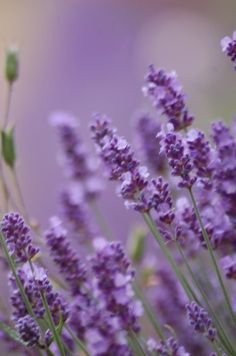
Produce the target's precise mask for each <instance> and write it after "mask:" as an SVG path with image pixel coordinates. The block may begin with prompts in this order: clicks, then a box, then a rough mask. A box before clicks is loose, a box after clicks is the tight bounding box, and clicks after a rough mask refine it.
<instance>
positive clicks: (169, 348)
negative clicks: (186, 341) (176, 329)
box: [147, 337, 190, 356]
mask: <svg viewBox="0 0 236 356" xmlns="http://www.w3.org/2000/svg"><path fill="white" fill-rule="evenodd" d="M147 347H148V351H149V352H151V353H152V354H153V355H156V356H157V355H158V356H168V355H171V356H189V355H190V354H189V353H188V352H186V351H185V349H184V347H183V346H180V345H179V343H178V341H177V340H175V339H174V338H173V337H170V338H168V339H167V340H166V341H161V342H160V344H157V343H156V341H155V340H153V339H149V340H148V341H147Z"/></svg>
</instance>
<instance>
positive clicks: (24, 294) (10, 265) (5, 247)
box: [0, 233, 36, 320]
mask: <svg viewBox="0 0 236 356" xmlns="http://www.w3.org/2000/svg"><path fill="white" fill-rule="evenodd" d="M0 242H1V245H2V248H3V251H4V253H5V256H6V259H7V262H8V265H9V267H10V269H11V271H12V273H13V276H14V278H15V280H16V284H17V287H18V288H19V290H20V293H21V296H22V299H23V301H24V303H25V306H26V309H27V311H28V313H29V314H30V315H31V316H32V317H33V318H34V319H35V320H36V317H35V314H34V312H33V309H32V306H31V304H30V302H29V299H28V297H27V295H26V293H25V290H24V287H23V285H22V283H21V280H20V278H19V276H18V274H17V272H16V268H15V265H14V262H13V260H12V258H11V256H10V254H9V252H8V248H7V245H6V242H5V239H4V237H3V235H2V233H0Z"/></svg>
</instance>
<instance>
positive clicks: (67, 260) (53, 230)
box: [45, 217, 87, 295]
mask: <svg viewBox="0 0 236 356" xmlns="http://www.w3.org/2000/svg"><path fill="white" fill-rule="evenodd" d="M45 237H46V240H47V245H48V246H49V248H50V252H51V256H52V257H53V260H54V262H55V263H56V264H57V265H58V266H59V269H60V273H61V274H62V275H63V276H64V277H65V280H66V281H67V282H68V284H69V286H70V288H71V292H72V294H73V295H78V294H80V293H81V290H82V288H83V287H82V285H83V283H85V282H86V278H87V276H86V267H85V266H84V264H83V263H82V262H81V261H80V260H79V258H78V256H77V255H76V252H75V251H74V250H73V248H72V247H71V245H70V243H69V241H68V237H67V231H66V230H65V229H64V228H63V227H62V223H61V221H60V219H59V218H57V217H53V218H51V219H50V229H49V230H48V231H46V233H45Z"/></svg>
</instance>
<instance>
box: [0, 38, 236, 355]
mask: <svg viewBox="0 0 236 356" xmlns="http://www.w3.org/2000/svg"><path fill="white" fill-rule="evenodd" d="M221 44H222V50H223V52H225V53H226V54H227V56H228V57H229V58H230V59H231V60H232V62H233V63H234V65H235V61H236V55H235V53H236V50H235V48H236V40H235V33H234V34H233V38H232V39H231V38H229V37H225V38H224V39H223V40H222V42H221ZM18 74H19V57H18V52H17V51H16V50H15V49H14V48H10V49H9V50H8V51H7V54H6V68H5V75H6V81H7V85H8V96H7V105H6V113H5V115H4V118H3V122H4V124H3V127H2V131H1V138H2V140H1V144H2V151H1V157H0V180H1V182H0V183H1V189H2V193H3V194H2V201H1V204H0V205H1V212H2V217H1V223H0V245H1V263H2V265H3V267H4V269H5V273H6V275H7V278H8V280H9V295H10V297H9V300H8V301H6V300H4V299H3V298H0V308H1V319H0V330H1V333H0V337H1V341H2V347H5V348H6V350H7V351H6V352H9V353H10V352H14V353H18V354H24V355H50V356H52V355H62V356H63V355H91V356H112V355H117V356H126V355H127V356H130V355H137V356H140V355H147V356H154V355H161V356H168V355H169V356H171V355H172V356H187V355H200V356H201V355H202V356H205V355H218V356H219V355H229V356H235V355H236V343H235V333H236V299H235V292H236V286H235V284H234V282H235V279H236V252H235V247H236V244H235V241H236V231H235V226H236V208H235V201H236V180H235V178H236V135H235V129H234V124H232V126H231V127H227V126H226V125H225V124H224V123H223V122H217V121H216V122H214V123H213V124H212V127H211V134H210V136H209V137H207V135H206V134H204V133H203V132H202V131H200V130H198V129H195V128H193V123H194V120H195V119H194V116H193V115H192V114H191V113H190V112H189V109H188V106H187V102H186V95H185V94H184V92H183V88H182V86H181V84H180V82H179V81H178V78H177V74H176V73H175V72H170V73H168V72H166V71H165V70H164V69H156V68H155V67H154V66H153V65H152V66H150V67H149V69H148V74H147V75H146V77H145V83H144V88H143V92H144V94H145V96H147V97H148V98H149V99H150V100H151V102H152V104H153V106H154V111H156V117H155V115H153V114H152V115H150V114H148V113H145V114H143V115H142V116H141V117H140V118H139V120H138V121H137V125H136V141H138V147H139V149H138V150H137V152H136V151H135V149H134V148H133V147H132V144H130V143H128V142H127V140H126V139H125V138H124V137H122V136H120V135H119V134H118V132H117V129H116V128H115V127H113V124H112V122H111V120H110V119H109V118H108V117H107V116H106V115H101V114H95V115H94V116H93V118H92V122H91V125H90V132H91V136H92V141H93V142H94V145H95V148H96V153H93V152H89V150H88V149H87V148H86V147H85V145H84V143H83V141H82V139H81V136H80V132H79V126H78V122H77V120H76V119H75V118H74V117H71V116H70V115H68V114H66V113H54V114H53V115H52V117H51V119H50V121H51V123H52V125H53V127H55V129H56V133H57V135H58V138H59V144H60V162H61V163H62V169H63V171H64V173H65V176H66V181H65V183H64V186H63V187H62V191H61V192H60V194H59V209H58V212H56V214H57V215H58V217H57V216H54V217H51V218H50V219H49V227H48V228H47V229H46V231H43V229H42V228H41V227H40V225H39V224H38V225H35V224H34V223H32V219H31V216H30V214H29V213H28V210H27V206H26V205H25V202H24V197H23V195H22V193H21V187H20V185H19V182H18V173H17V170H16V164H15V163H16V147H15V141H14V128H13V126H12V124H11V122H9V117H10V116H9V111H10V106H11V105H10V104H11V98H12V88H13V86H14V85H15V82H16V80H17V79H18V76H19V75H18ZM139 153H141V154H140V157H138V156H139ZM100 164H101V166H102V167H104V168H105V174H104V176H105V177H101V173H100V172H101V169H100V167H99V165H100ZM7 167H8V171H9V170H10V174H11V175H12V178H13V179H12V182H13V183H14V184H10V183H9V182H10V180H9V179H7V176H6V173H7V170H6V168H7ZM149 169H150V172H149ZM106 178H108V180H111V181H114V182H116V183H117V185H118V188H117V192H118V195H119V196H120V197H121V198H122V199H123V200H124V205H125V207H126V208H127V209H133V210H135V211H136V212H137V214H139V216H140V218H141V219H142V220H141V221H143V226H141V228H140V229H139V228H135V229H134V231H135V232H134V234H133V235H132V236H131V239H132V241H131V242H132V243H131V244H130V243H129V246H130V248H129V253H130V256H128V254H127V252H126V247H125V241H124V239H123V240H122V242H121V241H117V240H114V239H113V237H112V234H110V230H111V229H110V228H109V221H106V219H105V217H104V216H103V214H102V212H101V211H100V209H99V197H100V195H101V194H102V191H103V188H104V187H103V183H102V182H103V180H104V179H106ZM14 185H15V186H14ZM100 225H101V226H100ZM144 225H146V228H144ZM45 252H47V253H45Z"/></svg>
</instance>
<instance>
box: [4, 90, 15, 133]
mask: <svg viewBox="0 0 236 356" xmlns="http://www.w3.org/2000/svg"><path fill="white" fill-rule="evenodd" d="M12 88H13V85H12V83H9V84H8V91H7V100H6V109H5V115H4V124H3V128H4V129H5V128H6V126H7V124H8V119H9V115H10V107H11V98H12Z"/></svg>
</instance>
